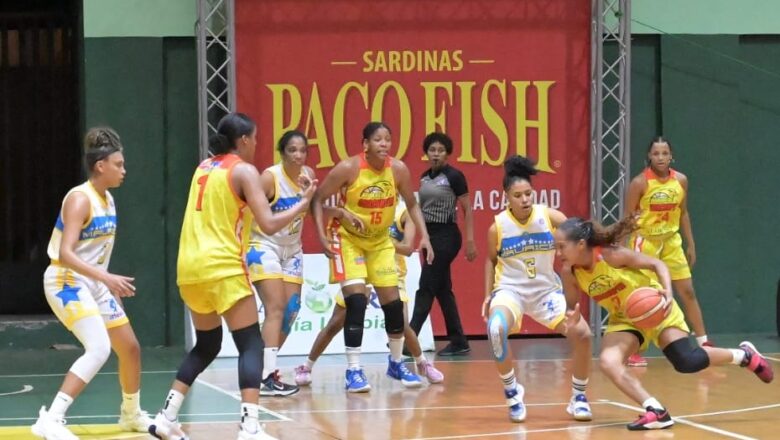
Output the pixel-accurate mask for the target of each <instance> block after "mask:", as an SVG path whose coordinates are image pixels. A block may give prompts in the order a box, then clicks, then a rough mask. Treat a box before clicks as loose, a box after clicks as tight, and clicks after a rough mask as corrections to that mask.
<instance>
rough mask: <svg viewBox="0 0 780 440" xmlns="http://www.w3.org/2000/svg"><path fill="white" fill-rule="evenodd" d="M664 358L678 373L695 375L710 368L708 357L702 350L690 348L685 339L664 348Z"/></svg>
mask: <svg viewBox="0 0 780 440" xmlns="http://www.w3.org/2000/svg"><path fill="white" fill-rule="evenodd" d="M664 356H666V358H667V359H669V362H671V363H672V366H674V369H675V370H677V371H678V372H680V373H695V372H697V371H701V370H703V369H705V368H707V367H709V366H710V357H709V356H707V352H706V351H704V349H703V348H701V347H699V346H696V347H693V346H691V341H689V340H688V339H687V338H683V339H678V340H676V341H674V342H672V343H671V344H669V345H667V346H666V348H664Z"/></svg>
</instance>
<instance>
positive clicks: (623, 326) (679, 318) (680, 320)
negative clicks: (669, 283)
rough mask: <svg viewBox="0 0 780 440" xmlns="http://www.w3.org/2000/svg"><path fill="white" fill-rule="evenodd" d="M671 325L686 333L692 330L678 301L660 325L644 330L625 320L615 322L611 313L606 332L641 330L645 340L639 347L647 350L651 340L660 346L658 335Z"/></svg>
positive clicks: (640, 349)
mask: <svg viewBox="0 0 780 440" xmlns="http://www.w3.org/2000/svg"><path fill="white" fill-rule="evenodd" d="M670 327H677V328H679V329H680V330H682V331H684V332H686V333H690V332H691V331H690V329H688V324H686V323H685V315H683V312H682V309H681V308H680V306H679V305H677V301H675V302H674V303H673V304H672V311H671V312H669V316H667V317H666V319H664V320H663V321H661V323H660V324H658V327H656V328H652V329H648V330H642V329H638V328H636V327H635V326H634V325H633V324H631V323H628V322H625V321H615V322H613V321H612V320H611V315H610V321H609V322H608V323H607V329H606V330H604V333H613V332H625V331H635V332H639V333H640V334H641V335H642V337H643V338H644V341H642V345H641V346H640V347H639V351H645V350H647V347H648V345H650V342H651V341H652V342H653V344H655V346H656V347H658V336H660V335H661V333H662V332H663V331H664V330H666V329H667V328H670Z"/></svg>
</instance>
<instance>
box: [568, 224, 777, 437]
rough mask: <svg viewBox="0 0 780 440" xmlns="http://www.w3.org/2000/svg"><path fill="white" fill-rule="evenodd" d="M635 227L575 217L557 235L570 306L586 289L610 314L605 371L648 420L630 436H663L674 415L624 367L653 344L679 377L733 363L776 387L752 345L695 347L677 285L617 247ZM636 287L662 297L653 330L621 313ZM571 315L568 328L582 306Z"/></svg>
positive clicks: (654, 265)
mask: <svg viewBox="0 0 780 440" xmlns="http://www.w3.org/2000/svg"><path fill="white" fill-rule="evenodd" d="M633 222H634V219H633V217H626V218H624V219H623V220H621V221H619V222H618V223H616V224H614V225H612V226H610V227H608V228H605V227H603V226H601V225H599V224H598V223H594V222H590V221H585V220H583V219H581V218H576V217H573V218H570V219H568V220H566V221H565V222H563V223H562V224H561V225H560V226H559V227H558V230H557V231H555V242H556V251H557V254H558V256H559V257H560V258H561V260H562V262H563V264H564V269H563V270H562V271H561V276H562V278H563V285H564V290H565V292H566V295H567V298H568V300H569V303H570V304H572V303H575V302H576V301H577V298H578V297H579V294H580V293H579V292H580V290H581V291H583V292H585V293H587V294H588V295H589V296H590V297H592V298H593V299H595V300H596V301H597V302H598V303H599V305H601V306H602V307H604V308H605V309H607V311H608V312H609V322H608V323H607V328H606V330H605V333H604V339H603V343H602V347H601V355H600V359H599V365H600V367H601V370H602V371H603V372H604V373H605V374H606V375H607V377H609V379H610V380H611V381H612V382H613V383H614V384H615V385H616V386H617V387H618V388H619V389H620V391H622V392H623V393H624V394H625V395H627V396H628V397H630V398H631V399H633V400H634V401H635V402H637V403H639V404H641V405H642V407H643V408H645V409H646V412H645V414H643V415H641V416H639V418H637V420H636V421H634V422H633V423H630V424H629V425H628V426H627V427H628V429H629V430H631V431H640V430H647V429H662V428H668V427H670V426H672V425H673V424H674V421H673V420H672V417H671V416H670V415H669V411H667V410H666V408H665V407H664V406H663V405H661V403H660V402H659V401H658V400H656V399H655V397H653V396H651V395H650V394H649V393H648V392H647V391H645V389H644V388H643V387H642V384H641V383H640V382H639V380H638V379H637V378H636V377H634V375H633V374H631V373H629V372H628V369H627V368H626V366H625V362H626V359H627V358H628V356H629V355H631V354H632V353H636V352H637V350H644V349H645V348H646V347H647V345H648V344H649V343H650V342H651V341H652V342H653V343H654V344H655V345H656V346H658V347H659V348H660V349H661V350H663V353H664V355H665V356H666V358H667V359H668V360H669V362H670V363H671V364H672V366H674V369H675V370H677V371H679V372H680V373H695V372H697V371H701V370H703V369H705V368H707V367H708V366H710V365H724V364H729V363H731V364H734V365H739V366H741V367H745V368H747V369H748V370H750V371H752V372H753V373H755V374H756V376H758V378H759V379H761V380H762V381H763V382H766V383H769V382H771V381H772V379H773V378H774V374H773V372H772V366H771V365H770V364H769V363H768V362H767V361H766V359H765V358H764V357H763V356H762V355H761V354H760V353H759V352H758V351H757V350H756V348H755V347H754V346H753V344H751V343H750V342H747V341H745V342H742V343H741V344H739V348H736V349H726V348H713V347H701V346H699V345H696V346H692V345H691V343H690V341H689V340H688V336H689V335H688V326H687V325H686V324H685V317H684V316H683V313H682V310H681V309H680V307H679V306H678V305H677V303H676V302H675V300H674V298H673V297H672V280H671V276H670V274H669V269H668V268H667V267H666V264H664V263H663V262H662V261H661V260H659V259H657V258H653V257H649V256H647V255H645V254H643V253H639V252H635V251H632V250H630V249H627V248H624V247H621V246H616V245H614V244H613V243H617V242H618V240H620V239H621V238H622V237H625V236H626V235H627V234H628V233H630V232H631V230H632V229H633V228H634V223H633ZM653 272H654V273H653ZM656 276H657V279H656ZM639 287H653V288H656V289H658V290H659V292H661V293H662V294H663V295H664V303H665V306H664V307H665V313H666V317H665V318H664V320H663V321H662V322H661V323H660V324H659V325H658V326H657V327H655V328H652V329H649V330H642V329H639V328H637V327H635V326H634V325H633V324H632V323H631V322H630V321H629V320H628V318H627V317H626V316H625V314H624V304H625V303H626V300H627V299H628V296H629V295H630V294H631V293H632V292H633V291H634V290H636V289H637V288H639ZM574 311H575V313H573V314H570V315H569V316H567V319H566V325H570V324H575V323H576V322H577V321H576V319H577V318H578V317H579V304H577V306H575V309H574Z"/></svg>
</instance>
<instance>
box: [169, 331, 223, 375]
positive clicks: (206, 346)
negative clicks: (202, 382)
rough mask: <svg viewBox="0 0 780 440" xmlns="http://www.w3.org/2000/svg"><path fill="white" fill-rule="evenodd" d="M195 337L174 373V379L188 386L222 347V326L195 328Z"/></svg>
mask: <svg viewBox="0 0 780 440" xmlns="http://www.w3.org/2000/svg"><path fill="white" fill-rule="evenodd" d="M195 337H196V340H195V346H194V347H192V350H190V352H189V353H188V354H187V357H185V358H184V361H183V362H182V363H181V366H180V367H179V371H178V372H177V373H176V380H178V381H179V382H183V383H185V384H187V385H190V386H191V385H192V383H193V382H195V379H196V378H197V377H198V375H199V374H200V373H202V372H203V370H205V369H206V367H208V366H209V364H211V362H213V361H214V359H215V358H216V357H217V355H218V354H219V350H220V349H221V348H222V326H221V325H220V326H219V327H217V328H214V329H211V330H195Z"/></svg>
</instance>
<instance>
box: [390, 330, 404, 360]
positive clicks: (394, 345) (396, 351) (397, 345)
mask: <svg viewBox="0 0 780 440" xmlns="http://www.w3.org/2000/svg"><path fill="white" fill-rule="evenodd" d="M389 342H390V344H389V345H390V359H392V360H393V362H400V361H402V360H403V359H404V358H403V350H404V337H403V336H401V337H400V338H398V339H392V338H391V339H390V341H389Z"/></svg>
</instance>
